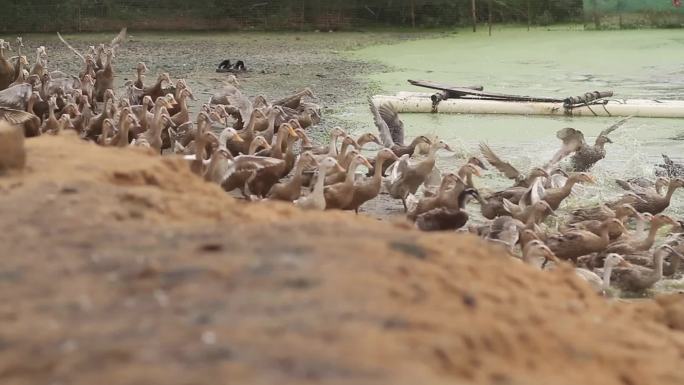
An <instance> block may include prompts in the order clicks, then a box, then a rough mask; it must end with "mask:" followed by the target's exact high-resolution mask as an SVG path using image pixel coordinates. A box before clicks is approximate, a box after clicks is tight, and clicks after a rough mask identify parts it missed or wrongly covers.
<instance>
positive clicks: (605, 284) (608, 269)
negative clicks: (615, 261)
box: [601, 264, 613, 291]
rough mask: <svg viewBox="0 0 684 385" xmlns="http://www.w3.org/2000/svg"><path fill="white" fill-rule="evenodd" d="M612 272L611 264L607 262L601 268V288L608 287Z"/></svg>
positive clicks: (604, 289)
mask: <svg viewBox="0 0 684 385" xmlns="http://www.w3.org/2000/svg"><path fill="white" fill-rule="evenodd" d="M612 273H613V265H611V264H608V265H606V266H605V269H603V283H602V287H601V289H603V291H606V290H608V289H609V288H610V275H611V274H612Z"/></svg>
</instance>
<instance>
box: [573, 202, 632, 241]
mask: <svg viewBox="0 0 684 385" xmlns="http://www.w3.org/2000/svg"><path fill="white" fill-rule="evenodd" d="M601 207H603V208H604V210H605V211H604V213H603V214H601V215H597V217H598V218H600V219H588V220H580V221H577V220H575V219H576V218H577V217H576V216H574V214H572V216H571V217H570V219H569V221H568V223H567V224H566V225H564V226H562V227H561V229H562V230H570V229H579V230H588V231H591V232H592V233H594V234H597V235H598V234H600V232H601V223H602V222H603V221H605V220H606V219H611V218H616V219H618V220H619V221H620V222H622V223H623V224H626V222H627V220H628V219H629V218H631V217H635V218H637V219H640V218H642V215H641V214H640V213H639V212H638V211H636V209H635V208H634V206H632V205H630V204H624V205H620V206H618V207H617V208H616V209H615V210H612V209H610V208H608V207H607V206H605V205H604V206H601ZM604 214H605V215H604ZM621 235H622V233H621V232H616V233H610V239H611V240H614V239H617V238H618V237H620V236H621Z"/></svg>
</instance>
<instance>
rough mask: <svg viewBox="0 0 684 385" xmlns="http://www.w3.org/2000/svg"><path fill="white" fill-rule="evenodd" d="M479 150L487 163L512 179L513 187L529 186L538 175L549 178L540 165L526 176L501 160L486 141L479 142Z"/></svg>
mask: <svg viewBox="0 0 684 385" xmlns="http://www.w3.org/2000/svg"><path fill="white" fill-rule="evenodd" d="M480 152H481V153H482V156H484V158H485V159H486V160H487V162H489V164H491V165H492V166H493V167H494V168H496V169H497V170H499V171H501V172H502V173H503V174H504V175H505V176H506V178H508V179H512V180H513V181H514V184H513V187H524V188H527V187H531V186H532V184H533V183H534V181H535V180H537V179H538V178H540V177H546V178H549V174H548V172H547V171H546V170H545V169H543V168H541V167H534V168H532V169H531V170H530V172H529V173H528V175H527V176H526V175H525V174H523V173H521V172H520V171H518V169H516V168H515V167H513V165H511V164H510V163H508V162H505V161H503V160H501V158H499V157H498V156H497V155H496V154H495V153H494V151H492V149H491V148H490V147H489V146H488V145H487V144H486V143H480Z"/></svg>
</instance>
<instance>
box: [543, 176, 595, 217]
mask: <svg viewBox="0 0 684 385" xmlns="http://www.w3.org/2000/svg"><path fill="white" fill-rule="evenodd" d="M577 183H590V184H594V183H596V182H595V180H594V177H592V176H591V175H590V174H587V173H585V172H579V173H573V174H570V176H569V177H568V180H567V181H566V182H565V184H564V185H563V187H559V188H552V189H547V190H545V191H544V194H543V197H542V199H543V200H544V201H546V202H547V203H548V204H549V206H551V208H552V209H553V210H557V209H558V207H560V204H561V202H563V200H564V199H565V198H567V197H568V196H570V194H571V193H572V188H573V186H574V185H575V184H577Z"/></svg>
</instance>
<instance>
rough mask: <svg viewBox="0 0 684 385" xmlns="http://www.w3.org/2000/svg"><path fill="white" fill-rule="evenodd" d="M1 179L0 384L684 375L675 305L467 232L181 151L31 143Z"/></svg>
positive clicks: (681, 316) (49, 140) (584, 379)
mask: <svg viewBox="0 0 684 385" xmlns="http://www.w3.org/2000/svg"><path fill="white" fill-rule="evenodd" d="M26 145H27V151H28V160H27V162H28V163H27V168H26V170H25V171H23V172H10V173H9V174H6V175H3V176H0V194H1V196H2V199H0V212H2V214H3V215H2V216H1V217H0V218H1V219H0V244H2V245H3V247H2V256H3V258H2V262H3V263H2V267H1V268H0V379H1V380H2V383H3V384H37V383H42V384H70V385H76V384H93V383H102V382H103V381H104V382H106V383H107V384H131V385H133V384H216V383H234V384H261V383H264V384H266V383H278V384H306V383H316V384H319V383H329V384H335V383H354V384H447V383H448V384H454V383H463V384H577V383H588V384H603V385H611V384H621V385H625V384H659V385H665V384H682V383H684V373H683V372H682V371H681V370H680V368H679V364H681V362H682V357H684V333H682V329H684V310H683V309H684V303H683V302H682V300H681V299H679V298H676V297H666V298H660V299H658V300H657V301H646V302H640V303H621V302H620V303H607V302H606V301H604V300H603V299H601V298H598V297H597V296H595V295H594V294H593V293H591V292H590V290H589V289H588V287H586V286H585V285H584V284H583V283H582V282H580V281H578V280H577V279H576V278H575V277H574V275H573V273H572V272H571V271H557V272H554V273H541V272H537V271H534V270H532V269H530V268H528V267H526V266H523V265H521V264H518V263H515V262H513V261H509V260H507V259H506V258H505V257H503V256H501V255H499V253H497V252H496V251H495V250H493V249H491V248H490V247H488V246H486V245H484V244H483V243H481V242H480V241H478V240H477V239H474V238H470V237H468V236H457V235H453V234H444V235H424V234H421V233H418V232H416V231H413V230H409V229H405V228H403V227H402V226H397V225H391V224H387V223H382V222H378V221H376V220H372V219H369V218H364V217H362V216H360V217H355V216H354V215H353V214H348V213H330V212H326V213H301V212H298V211H297V210H295V209H293V208H291V207H289V206H286V205H279V204H260V205H254V204H252V205H248V204H244V203H241V202H238V201H235V200H233V199H231V198H230V197H228V196H226V194H225V193H223V191H221V190H220V189H219V188H218V187H216V186H213V185H210V184H206V183H204V182H202V181H200V180H199V179H198V178H195V177H194V176H192V175H191V173H190V171H189V170H188V168H187V166H186V165H185V164H183V162H182V161H180V160H178V159H171V158H164V159H162V158H159V157H158V156H155V155H151V154H148V153H145V152H143V151H137V150H131V149H102V148H98V147H96V146H94V145H90V144H86V143H83V142H80V141H78V140H76V139H75V138H73V137H69V136H67V137H41V138H38V139H32V140H28V141H27V143H26Z"/></svg>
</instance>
